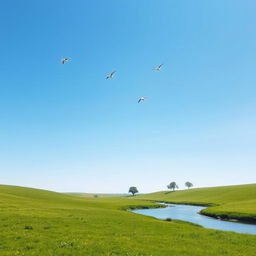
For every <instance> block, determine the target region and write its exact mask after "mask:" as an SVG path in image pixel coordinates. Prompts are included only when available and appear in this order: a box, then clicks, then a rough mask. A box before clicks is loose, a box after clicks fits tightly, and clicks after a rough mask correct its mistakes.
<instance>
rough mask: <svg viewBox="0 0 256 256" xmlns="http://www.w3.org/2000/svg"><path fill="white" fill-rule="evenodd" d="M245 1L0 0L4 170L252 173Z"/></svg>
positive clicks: (12, 179) (161, 181) (113, 180)
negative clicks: (64, 60) (110, 75)
mask: <svg viewBox="0 0 256 256" xmlns="http://www.w3.org/2000/svg"><path fill="white" fill-rule="evenodd" d="M255 13H256V1H255V0H247V1H244V0H214V1H205V0H194V1H191V0H181V1H178V0H165V1H164V0H160V1H155V0H154V1H153V0H139V1H138V0H129V1H128V0H122V1H120V0H108V1H105V0H101V1H100V0H94V1H87V0H75V1H68V0H54V1H52V0H44V1H35V0H24V1H20V0H10V1H2V3H1V8H0V33H1V40H0V50H1V62H0V183H2V184H13V185H21V186H30V187H37V188H44V189H50V190H55V191H81V192H120V193H122V192H127V191H128V188H129V186H137V187H138V189H139V191H140V192H150V191H156V190H163V189H166V185H167V184H168V183H169V182H171V181H176V182H177V183H178V185H180V187H181V188H183V187H184V185H183V184H184V182H186V181H191V182H192V183H194V185H195V187H204V186H217V185H229V184H241V183H253V182H256V115H255V111H256V30H255V28H256V15H255ZM62 57H70V58H71V59H72V60H71V61H70V62H69V63H66V64H65V65H62V64H61V63H60V58H62ZM161 63H164V66H163V68H162V70H161V71H160V72H157V71H152V68H154V67H155V66H157V65H159V64H161ZM113 70H117V73H116V76H115V77H114V78H113V79H110V80H105V76H106V75H107V74H108V73H110V72H111V71H113ZM141 96H148V97H149V98H148V99H147V100H146V101H145V102H142V103H141V104H137V100H138V98H139V97H141Z"/></svg>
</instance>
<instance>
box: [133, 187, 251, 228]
mask: <svg viewBox="0 0 256 256" xmlns="http://www.w3.org/2000/svg"><path fill="white" fill-rule="evenodd" d="M137 198H138V199H144V200H154V201H164V202H171V203H184V204H198V205H211V207H208V208H206V209H204V210H202V213H203V214H205V215H208V216H212V217H220V218H224V219H225V218H228V219H238V220H240V221H244V222H252V223H256V184H248V185H237V186H223V187H212V188H197V189H188V190H181V191H175V192H172V191H162V192H156V193H151V194H145V195H140V196H137Z"/></svg>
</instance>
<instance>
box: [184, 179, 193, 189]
mask: <svg viewBox="0 0 256 256" xmlns="http://www.w3.org/2000/svg"><path fill="white" fill-rule="evenodd" d="M185 186H186V187H187V188H188V189H189V188H192V187H193V184H192V183H191V182H189V181H187V182H186V183H185Z"/></svg>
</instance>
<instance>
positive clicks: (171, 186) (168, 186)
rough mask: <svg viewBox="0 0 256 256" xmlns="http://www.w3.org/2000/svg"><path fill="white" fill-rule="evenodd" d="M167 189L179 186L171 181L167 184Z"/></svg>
mask: <svg viewBox="0 0 256 256" xmlns="http://www.w3.org/2000/svg"><path fill="white" fill-rule="evenodd" d="M167 188H168V189H172V190H173V191H175V188H179V187H178V185H177V184H176V182H175V181H172V182H171V183H170V184H169V185H167Z"/></svg>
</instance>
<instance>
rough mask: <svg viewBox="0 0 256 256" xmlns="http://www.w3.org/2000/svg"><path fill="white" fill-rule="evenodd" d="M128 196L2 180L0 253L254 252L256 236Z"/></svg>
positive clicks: (242, 255) (211, 255) (198, 255)
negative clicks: (166, 212)
mask: <svg viewBox="0 0 256 256" xmlns="http://www.w3.org/2000/svg"><path fill="white" fill-rule="evenodd" d="M142 206H147V207H152V206H153V202H147V201H143V200H134V199H133V198H131V197H123V198H121V197H113V198H107V197H105V198H81V197H73V196H70V195H66V194H59V193H55V192H49V191H44V190H37V189H31V188H23V187H15V186H4V185H1V186H0V255H1V256H32V255H33V256H71V255H72V256H85V255H95V256H100V255H104V256H110V255H112V256H114V255H122V256H158V255H160V256H161V255H166V256H169V255H175V256H191V255H193V256H205V255H207V256H217V255H218V256H219V255H230V256H231V255H232V256H236V255H237V256H254V255H255V251H256V236H253V235H246V234H237V233H233V232H224V231H216V230H208V229H204V228H202V227H198V226H196V225H193V224H189V223H184V222H181V221H172V222H167V221H161V220H157V219H154V218H152V217H146V216H142V215H137V214H134V213H132V212H129V211H125V210H124V209H127V208H136V207H142Z"/></svg>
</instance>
